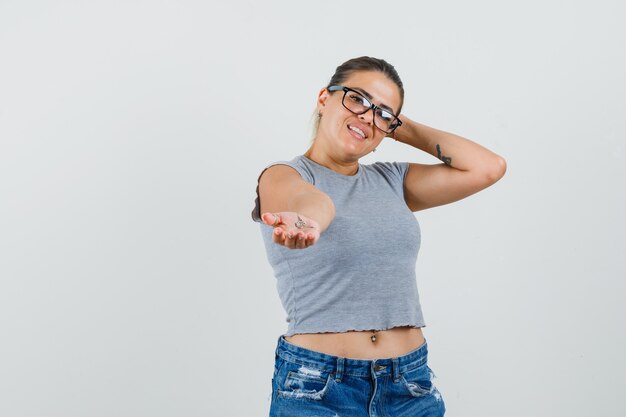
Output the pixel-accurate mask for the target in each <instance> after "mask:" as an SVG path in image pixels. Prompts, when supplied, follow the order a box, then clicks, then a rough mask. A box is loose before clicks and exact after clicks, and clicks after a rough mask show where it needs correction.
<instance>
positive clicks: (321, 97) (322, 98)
mask: <svg viewBox="0 0 626 417" xmlns="http://www.w3.org/2000/svg"><path fill="white" fill-rule="evenodd" d="M328 97H330V93H329V92H328V90H327V89H326V87H324V88H322V89H321V90H320V92H319V93H318V95H317V112H318V113H321V112H322V109H323V108H324V107H325V106H326V100H328Z"/></svg>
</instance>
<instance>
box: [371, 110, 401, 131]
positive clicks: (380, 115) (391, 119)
mask: <svg viewBox="0 0 626 417" xmlns="http://www.w3.org/2000/svg"><path fill="white" fill-rule="evenodd" d="M374 124H375V125H376V127H378V128H379V129H380V130H382V131H384V132H387V133H389V132H391V131H392V130H393V129H395V128H396V126H397V125H398V118H397V117H396V116H394V115H393V114H391V113H390V112H388V111H387V110H384V109H376V113H375V115H374Z"/></svg>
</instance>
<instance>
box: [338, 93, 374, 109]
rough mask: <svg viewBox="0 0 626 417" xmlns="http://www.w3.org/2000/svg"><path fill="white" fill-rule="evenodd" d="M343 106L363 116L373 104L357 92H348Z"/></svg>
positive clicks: (344, 97)
mask: <svg viewBox="0 0 626 417" xmlns="http://www.w3.org/2000/svg"><path fill="white" fill-rule="evenodd" d="M343 105H344V106H345V107H346V108H347V109H348V110H350V111H351V112H352V113H355V114H362V113H365V112H366V111H368V110H369V108H370V106H371V103H370V102H369V101H368V100H367V99H366V98H365V97H363V96H362V95H361V94H359V93H357V92H356V91H350V90H348V91H346V94H345V95H344V96H343Z"/></svg>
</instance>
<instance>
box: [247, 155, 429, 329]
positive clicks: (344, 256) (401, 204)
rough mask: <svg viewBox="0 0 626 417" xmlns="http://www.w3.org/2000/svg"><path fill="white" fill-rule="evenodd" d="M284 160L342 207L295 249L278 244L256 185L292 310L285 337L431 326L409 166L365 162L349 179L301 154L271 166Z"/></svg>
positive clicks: (270, 254) (271, 254)
mask: <svg viewBox="0 0 626 417" xmlns="http://www.w3.org/2000/svg"><path fill="white" fill-rule="evenodd" d="M278 164H282V165H288V166H290V167H292V168H294V169H296V170H297V171H298V172H299V173H300V175H301V176H302V178H303V179H304V180H305V181H307V182H309V183H311V184H313V185H314V186H315V187H317V188H318V189H319V190H321V191H323V192H324V193H326V194H328V196H329V197H330V198H331V199H332V201H333V203H334V204H335V218H334V219H333V221H332V223H331V224H330V226H329V227H328V228H327V229H326V230H325V231H324V232H323V233H322V235H321V237H320V239H319V240H318V241H317V243H316V244H315V245H313V246H311V247H308V248H306V249H289V248H286V247H284V246H281V245H278V244H276V243H274V242H273V241H272V231H273V227H272V226H269V225H266V224H264V223H263V221H262V220H261V218H260V215H261V213H260V207H259V195H258V185H257V197H256V202H255V208H254V210H253V211H252V218H253V220H254V221H257V222H260V228H261V234H262V236H263V241H264V244H265V249H266V252H267V258H268V260H269V262H270V264H271V265H272V267H273V269H274V275H275V276H276V279H277V282H276V286H277V289H278V295H279V297H280V300H281V302H282V305H283V308H284V309H285V311H286V313H287V318H286V320H287V323H288V329H287V332H286V333H285V336H291V335H293V334H296V333H324V332H346V331H349V330H384V329H389V328H392V327H396V326H412V327H425V326H426V324H425V323H424V317H423V316H422V310H421V306H420V301H419V294H418V291H417V282H416V276H415V263H416V261H417V253H418V251H419V247H420V227H419V224H418V222H417V219H416V218H415V216H414V214H413V213H412V212H411V210H410V209H409V208H408V206H407V205H406V203H405V201H404V190H403V184H404V177H405V175H406V172H407V170H408V167H409V164H408V163H407V162H376V163H374V164H370V165H362V164H359V169H358V171H357V173H356V174H355V175H352V176H349V175H343V174H339V173H337V172H335V171H333V170H331V169H329V168H326V167H324V166H322V165H320V164H318V163H316V162H314V161H312V160H311V159H309V158H307V157H306V156H304V155H299V156H296V157H295V158H293V159H292V160H291V161H279V162H274V163H272V164H270V165H268V166H267V167H265V169H267V168H269V167H270V166H272V165H278ZM265 169H264V170H263V171H265ZM260 177H261V176H260V175H259V179H260Z"/></svg>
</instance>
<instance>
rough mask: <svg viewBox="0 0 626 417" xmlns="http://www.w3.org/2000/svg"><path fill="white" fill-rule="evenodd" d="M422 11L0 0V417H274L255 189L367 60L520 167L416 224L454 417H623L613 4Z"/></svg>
mask: <svg viewBox="0 0 626 417" xmlns="http://www.w3.org/2000/svg"><path fill="white" fill-rule="evenodd" d="M408 3H409V2H406V3H405V2H393V1H388V2H380V1H359V2H356V1H345V2H331V1H317V2H306V3H303V2H295V1H294V2H288V1H284V2H258V1H257V2H255V1H249V2H244V1H233V2H228V4H226V3H224V2H219V3H213V2H202V1H159V2H151V1H136V0H124V1H111V0H109V1H89V2H81V1H56V2H43V1H42V2H37V1H9V0H2V1H1V2H0V338H1V340H0V393H1V394H0V415H2V416H11V417H22V416H59V417H61V416H62V417H72V416H81V417H82V416H90V417H97V416H107V417H108V416H112V415H115V416H150V417H158V416H186V417H193V416H264V415H267V411H268V409H269V397H270V392H271V376H272V369H273V360H274V348H275V345H276V341H277V338H278V336H279V335H280V334H281V333H283V332H284V331H285V330H286V322H285V313H284V312H283V310H282V306H281V305H280V301H279V299H278V296H277V293H276V287H275V278H274V277H273V274H272V270H271V268H270V267H269V265H268V263H267V260H266V258H265V252H264V248H263V244H262V240H261V236H260V233H259V227H260V226H259V225H258V224H255V223H253V222H252V220H251V218H250V211H251V210H252V207H253V201H254V192H255V187H256V179H257V176H258V174H259V172H260V170H261V169H262V168H263V167H264V166H265V165H267V164H268V163H269V162H272V161H275V160H280V159H290V158H292V157H293V156H295V155H297V154H300V153H303V152H304V151H305V150H306V149H307V147H308V145H309V140H310V137H311V124H310V120H311V114H312V112H313V110H314V106H315V97H316V94H317V92H318V90H319V88H321V87H322V86H324V85H325V84H326V83H327V82H328V80H329V78H330V76H331V75H332V73H333V71H334V69H335V67H336V66H337V65H339V64H340V63H341V62H343V61H345V60H347V59H349V58H352V57H355V56H360V55H371V56H376V57H381V58H384V59H386V60H388V61H389V62H391V63H392V64H393V65H395V66H396V68H397V69H398V71H399V73H400V76H401V77H402V78H403V81H404V83H405V88H406V101H405V107H404V113H405V114H407V115H408V116H409V117H411V118H413V119H415V120H417V121H419V122H421V123H425V124H427V125H430V126H433V127H436V128H439V129H443V130H446V131H450V132H454V133H457V134H460V135H462V136H465V137H467V138H470V139H472V140H474V141H476V142H478V143H480V144H482V145H484V146H486V147H487V148H489V149H492V150H493V151H494V152H496V153H498V154H500V155H502V156H504V157H505V158H506V160H507V163H508V171H507V174H506V175H505V177H504V178H503V179H502V180H501V181H500V182H498V183H497V184H495V185H494V186H492V187H490V188H488V189H487V190H485V191H483V192H481V193H479V194H477V195H474V196H471V197H469V198H467V199H466V200H463V201H461V202H458V203H455V204H452V205H449V206H445V207H439V208H435V209H431V210H427V211H424V212H418V213H416V217H417V219H418V220H419V222H420V224H421V227H422V238H423V241H422V249H421V251H420V254H419V258H418V264H417V273H418V288H419V290H420V295H421V300H422V306H423V310H424V315H425V318H426V323H427V327H426V328H425V329H424V333H425V336H426V338H427V340H428V343H429V361H430V365H431V367H432V368H433V370H435V372H436V374H437V377H438V378H437V379H436V380H435V383H436V384H437V386H438V387H439V389H440V391H441V392H442V394H443V397H444V400H445V401H446V406H447V409H448V413H447V414H446V415H449V416H464V417H473V416H476V417H484V416H503V415H506V416H509V417H516V416H520V417H521V416H528V415H532V416H535V417H540V416H546V417H547V416H556V415H559V416H560V415H562V416H570V417H574V416H581V417H582V416H590V415H593V416H623V415H625V414H626V405H625V403H624V401H623V400H622V398H621V394H622V390H623V378H624V375H625V374H626V363H625V359H624V352H625V351H626V337H625V336H624V331H623V327H624V319H623V318H624V317H626V308H625V307H624V301H625V298H626V297H625V295H626V284H625V283H624V277H626V268H625V266H624V256H625V255H626V245H625V243H624V235H625V233H624V232H625V231H626V227H625V226H626V222H625V220H624V212H625V209H626V168H625V166H626V163H625V162H626V153H625V150H624V141H625V139H626V138H625V136H626V122H625V120H626V119H625V118H624V111H625V110H626V100H625V99H624V97H625V94H626V83H625V82H624V74H626V48H625V47H624V45H625V44H626V42H625V41H626V31H625V29H624V26H623V16H624V6H623V3H622V2H618V1H617V0H616V1H608V0H603V1H597V2H594V3H593V4H592V2H583V1H555V0H549V1H537V0H533V1H527V2H500V1H495V0H494V1H486V0H482V1H474V2H465V1H443V2H411V4H410V5H408ZM373 156H375V157H376V159H378V160H381V161H391V160H398V161H421V162H432V163H436V162H437V161H436V160H435V159H434V158H433V157H431V156H430V155H426V154H424V153H422V152H420V151H417V150H415V149H413V148H410V147H408V146H406V145H402V144H400V143H395V142H393V141H389V140H387V141H386V142H384V143H383V144H382V145H381V146H380V147H379V148H378V152H376V154H374V155H371V157H368V158H369V159H367V160H363V161H362V162H364V163H369V162H373V160H374V159H373V158H372V157H373Z"/></svg>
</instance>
